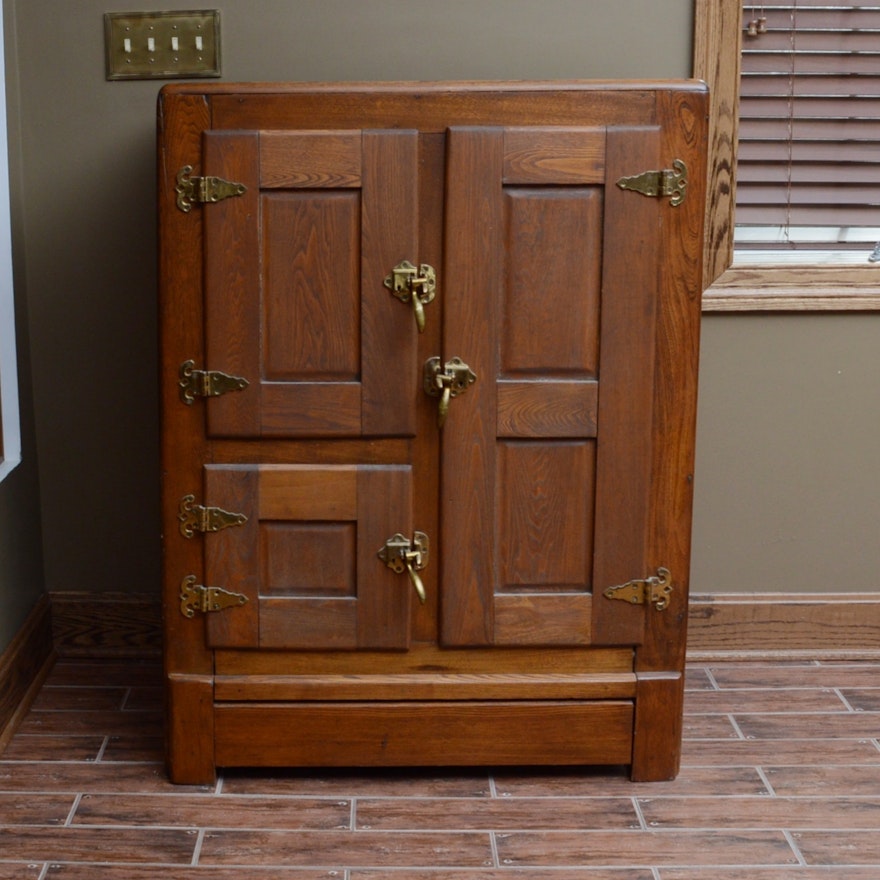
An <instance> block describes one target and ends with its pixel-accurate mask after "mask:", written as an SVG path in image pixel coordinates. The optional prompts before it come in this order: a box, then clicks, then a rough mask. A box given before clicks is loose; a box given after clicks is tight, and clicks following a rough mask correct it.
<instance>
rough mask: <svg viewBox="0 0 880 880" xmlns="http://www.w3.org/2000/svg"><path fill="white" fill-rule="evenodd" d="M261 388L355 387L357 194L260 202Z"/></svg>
mask: <svg viewBox="0 0 880 880" xmlns="http://www.w3.org/2000/svg"><path fill="white" fill-rule="evenodd" d="M262 213H263V218H264V225H263V229H264V230H265V231H264V235H263V254H262V256H263V262H264V267H263V271H264V279H265V280H264V285H263V308H262V334H263V371H262V378H263V379H264V380H265V381H268V382H272V381H288V382H290V381H309V380H311V381H320V380H324V381H337V382H344V381H353V380H355V379H357V377H358V374H359V373H360V363H361V344H360V338H361V333H360V311H361V310H360V199H359V198H358V194H357V193H348V192H339V193H335V192H334V193H323V192H320V191H319V192H309V193H301V192H291V193H283V194H280V193H278V194H276V193H271V194H268V195H265V196H264V197H263V205H262Z"/></svg>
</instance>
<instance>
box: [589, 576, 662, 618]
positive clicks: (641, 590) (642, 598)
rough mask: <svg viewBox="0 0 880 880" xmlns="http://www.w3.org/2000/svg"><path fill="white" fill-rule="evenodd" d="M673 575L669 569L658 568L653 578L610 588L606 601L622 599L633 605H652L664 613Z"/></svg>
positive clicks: (606, 592)
mask: <svg viewBox="0 0 880 880" xmlns="http://www.w3.org/2000/svg"><path fill="white" fill-rule="evenodd" d="M671 581H672V575H671V574H670V573H669V569H667V568H658V569H657V574H656V575H654V576H652V577H646V578H639V579H636V580H632V581H627V582H626V583H625V584H621V585H620V586H618V587H608V589H607V590H605V598H606V599H620V600H622V601H623V602H629V603H631V604H632V605H647V604H648V603H650V604H651V605H653V606H654V607H655V608H656V609H657V610H658V611H663V610H664V609H665V608H666V606H667V605H669V594H670V593H671V592H672V583H671Z"/></svg>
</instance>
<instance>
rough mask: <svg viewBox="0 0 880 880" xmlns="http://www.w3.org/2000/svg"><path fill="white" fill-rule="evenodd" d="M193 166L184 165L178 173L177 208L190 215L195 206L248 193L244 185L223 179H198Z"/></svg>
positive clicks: (176, 188) (175, 188)
mask: <svg viewBox="0 0 880 880" xmlns="http://www.w3.org/2000/svg"><path fill="white" fill-rule="evenodd" d="M192 170H193V169H192V165H184V166H183V168H181V169H180V171H178V172H177V186H175V187H174V191H175V192H176V193H177V207H178V208H180V210H181V211H183V213H184V214H188V213H189V212H190V211H191V210H192V208H193V205H205V204H213V203H214V202H222V201H223V199H230V198H232V197H233V196H241V195H244V194H245V193H246V192H247V187H246V186H245V185H244V184H243V183H235V182H234V181H231V180H224V179H223V178H222V177H198V176H194V175H192Z"/></svg>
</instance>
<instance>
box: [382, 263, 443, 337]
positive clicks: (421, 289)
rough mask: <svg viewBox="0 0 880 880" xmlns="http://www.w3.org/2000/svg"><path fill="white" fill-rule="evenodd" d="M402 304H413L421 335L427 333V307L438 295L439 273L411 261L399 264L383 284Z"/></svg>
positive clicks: (429, 267) (424, 264)
mask: <svg viewBox="0 0 880 880" xmlns="http://www.w3.org/2000/svg"><path fill="white" fill-rule="evenodd" d="M382 283H383V284H384V285H385V287H387V288H388V289H389V290H390V291H391V293H392V294H393V295H394V296H396V297H397V298H398V299H399V300H400V301H401V302H405V303H411V304H412V307H413V314H414V315H415V318H416V327H418V329H419V333H424V332H425V306H426V305H428V303H429V302H432V301H433V299H434V297H435V296H436V294H437V273H436V272H435V271H434V268H433V266H429V265H428V264H427V263H422V264H421V265H420V266H418V267H416V266H414V265H413V264H412V263H410V262H409V260H403V261H402V262H400V263H398V264H397V265H396V266H395V267H394V268H393V269H392V270H391V274H390V275H386V276H385V280H384V281H383V282H382Z"/></svg>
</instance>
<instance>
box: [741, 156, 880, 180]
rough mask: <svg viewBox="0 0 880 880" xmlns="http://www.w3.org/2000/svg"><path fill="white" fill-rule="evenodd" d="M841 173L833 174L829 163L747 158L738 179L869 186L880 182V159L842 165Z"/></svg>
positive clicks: (839, 170) (838, 170)
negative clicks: (749, 160)
mask: <svg viewBox="0 0 880 880" xmlns="http://www.w3.org/2000/svg"><path fill="white" fill-rule="evenodd" d="M836 170H837V172H838V173H837V174H834V175H833V176H830V175H829V172H828V166H827V165H825V164H822V163H813V162H810V163H803V164H798V165H792V167H791V168H789V165H788V162H785V161H781V162H766V161H764V162H746V163H743V164H741V165H740V167H739V171H738V174H737V180H738V182H739V184H740V186H743V185H749V184H755V183H787V182H788V180H789V178H790V177H791V178H793V179H794V181H795V182H797V183H800V184H814V183H815V184H827V185H834V184H836V183H840V184H841V185H856V186H868V185H870V184H880V162H877V163H875V164H867V163H863V162H857V163H856V162H854V163H850V164H848V165H843V166H840V167H839V168H837V169H836Z"/></svg>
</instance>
